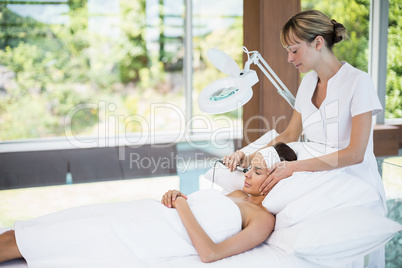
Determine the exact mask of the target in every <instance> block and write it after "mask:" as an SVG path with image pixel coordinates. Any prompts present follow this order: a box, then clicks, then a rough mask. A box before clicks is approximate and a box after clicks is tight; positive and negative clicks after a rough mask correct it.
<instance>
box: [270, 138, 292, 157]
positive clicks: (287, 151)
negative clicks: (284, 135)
mask: <svg viewBox="0 0 402 268" xmlns="http://www.w3.org/2000/svg"><path fill="white" fill-rule="evenodd" d="M272 147H274V149H275V150H276V152H277V153H278V155H279V159H281V161H296V160H297V155H296V153H295V151H293V149H292V148H290V147H289V145H287V144H286V143H283V142H278V143H275V144H274V145H272Z"/></svg>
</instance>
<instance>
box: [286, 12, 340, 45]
mask: <svg viewBox="0 0 402 268" xmlns="http://www.w3.org/2000/svg"><path fill="white" fill-rule="evenodd" d="M317 36H322V37H323V38H324V40H325V43H326V46H327V47H328V48H329V49H330V50H332V47H333V46H334V44H336V43H338V42H340V41H342V40H344V39H346V38H347V35H346V28H345V27H344V26H343V25H342V24H341V23H338V22H337V21H336V20H331V19H330V18H328V17H327V15H325V14H324V13H322V12H321V11H318V10H306V11H302V12H300V13H297V14H296V15H294V16H293V17H291V18H290V19H289V20H288V21H287V22H286V24H285V25H284V26H283V27H282V31H281V43H282V45H283V46H284V47H287V46H289V45H292V44H295V43H298V42H297V39H299V40H303V41H306V42H307V43H311V42H313V41H314V39H315V38H316V37H317Z"/></svg>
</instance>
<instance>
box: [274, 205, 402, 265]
mask: <svg viewBox="0 0 402 268" xmlns="http://www.w3.org/2000/svg"><path fill="white" fill-rule="evenodd" d="M401 230H402V225H400V224H399V223H396V222H394V221H392V220H390V219H387V218H385V217H383V216H380V215H377V214H375V213H373V212H372V211H371V210H368V209H365V208H362V207H359V206H355V207H338V208H335V209H332V210H330V211H328V212H324V213H322V214H320V215H317V216H315V217H312V218H307V219H305V220H304V221H303V222H301V223H300V224H296V225H294V226H291V227H289V228H283V229H280V230H277V231H275V232H274V233H273V234H272V235H271V236H270V237H269V238H268V239H267V242H268V244H271V245H275V246H277V247H279V248H281V249H283V250H284V251H285V252H287V253H288V254H291V255H296V256H299V257H301V258H304V259H307V260H309V261H312V262H314V263H317V264H321V265H328V266H333V267H339V266H340V265H347V264H348V263H351V262H352V261H353V260H355V259H356V257H359V256H360V257H364V256H365V255H366V254H368V253H371V252H372V251H374V250H376V249H377V248H379V247H381V246H383V245H384V244H385V243H386V242H388V241H389V240H390V239H391V238H392V237H393V236H394V235H395V234H396V233H397V232H399V231H401Z"/></svg>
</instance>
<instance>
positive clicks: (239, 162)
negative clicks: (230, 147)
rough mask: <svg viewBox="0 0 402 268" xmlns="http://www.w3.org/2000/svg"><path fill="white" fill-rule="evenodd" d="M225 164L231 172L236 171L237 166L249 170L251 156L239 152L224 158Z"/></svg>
mask: <svg viewBox="0 0 402 268" xmlns="http://www.w3.org/2000/svg"><path fill="white" fill-rule="evenodd" d="M223 163H224V164H225V166H226V167H227V168H228V169H229V170H230V171H231V172H233V171H235V170H236V167H237V166H241V167H243V168H247V167H249V166H250V159H249V156H248V155H246V154H245V153H243V152H242V151H240V150H237V151H236V152H234V153H233V154H231V155H229V156H225V157H224V158H223Z"/></svg>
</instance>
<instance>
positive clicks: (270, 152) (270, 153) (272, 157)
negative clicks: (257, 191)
mask: <svg viewBox="0 0 402 268" xmlns="http://www.w3.org/2000/svg"><path fill="white" fill-rule="evenodd" d="M258 152H259V153H260V154H261V155H262V157H263V158H264V160H265V163H266V164H267V167H268V168H269V167H271V166H272V165H273V164H275V163H277V162H280V161H281V159H280V158H279V155H278V152H277V151H276V150H275V148H274V147H272V146H271V147H267V148H264V149H261V150H259V151H258Z"/></svg>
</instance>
